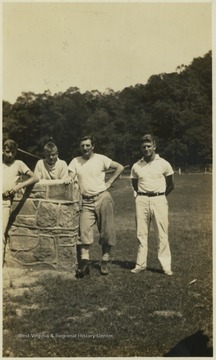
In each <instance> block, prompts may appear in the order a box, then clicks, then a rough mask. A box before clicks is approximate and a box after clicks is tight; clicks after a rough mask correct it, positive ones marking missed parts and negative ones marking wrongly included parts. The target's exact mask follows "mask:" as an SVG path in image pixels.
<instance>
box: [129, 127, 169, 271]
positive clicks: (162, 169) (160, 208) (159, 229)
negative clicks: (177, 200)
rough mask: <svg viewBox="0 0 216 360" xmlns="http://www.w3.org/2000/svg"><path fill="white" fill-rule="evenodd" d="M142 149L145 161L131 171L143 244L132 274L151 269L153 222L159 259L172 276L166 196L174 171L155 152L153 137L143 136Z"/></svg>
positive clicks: (140, 161) (139, 231) (137, 219)
mask: <svg viewBox="0 0 216 360" xmlns="http://www.w3.org/2000/svg"><path fill="white" fill-rule="evenodd" d="M141 150H142V153H143V158H142V159H141V160H139V161H138V162H136V163H135V164H134V165H133V167H132V169H131V179H132V186H133V189H134V191H135V194H136V197H135V204H136V223H137V239H138V242H139V247H138V254H137V260H136V266H135V268H134V269H132V270H131V272H132V273H134V274H138V273H140V272H141V271H142V270H145V269H146V268H147V253H148V233H149V227H150V223H151V221H152V223H153V225H154V229H155V232H156V236H157V241H158V259H159V261H160V263H161V266H162V269H163V271H164V273H165V274H166V275H172V274H173V272H172V270H171V253H170V246H169V241H168V202H167V198H166V196H167V195H168V194H169V193H170V192H171V191H172V190H173V188H174V181H173V174H174V172H173V169H172V167H171V165H170V164H169V162H168V161H166V160H165V159H163V158H161V157H160V156H159V155H158V154H156V153H155V150H156V143H155V139H154V137H153V136H152V135H151V134H146V135H144V136H143V137H142V140H141Z"/></svg>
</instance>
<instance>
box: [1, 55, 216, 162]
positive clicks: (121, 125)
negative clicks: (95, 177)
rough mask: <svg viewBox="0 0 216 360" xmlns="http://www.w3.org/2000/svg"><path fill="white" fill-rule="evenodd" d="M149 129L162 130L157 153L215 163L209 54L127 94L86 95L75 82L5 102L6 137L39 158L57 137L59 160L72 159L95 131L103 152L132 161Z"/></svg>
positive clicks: (158, 134)
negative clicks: (82, 140)
mask: <svg viewBox="0 0 216 360" xmlns="http://www.w3.org/2000/svg"><path fill="white" fill-rule="evenodd" d="M144 132H153V133H154V134H155V135H156V137H157V139H158V142H157V144H158V146H157V147H158V152H159V153H160V154H161V155H162V156H164V157H165V158H166V159H167V160H169V161H170V162H171V163H172V165H173V166H174V167H177V166H186V165H188V164H189V165H197V164H207V163H210V162H211V154H212V54H211V51H210V52H209V53H207V54H206V55H205V56H204V57H199V58H196V59H194V60H193V61H192V63H191V64H190V65H189V66H185V65H181V66H178V67H177V69H176V72H173V73H170V74H167V73H163V74H159V75H152V76H151V77H150V78H149V80H148V82H147V84H145V85H144V84H137V85H135V86H130V87H126V88H125V89H124V90H123V91H121V92H114V91H113V90H111V89H107V91H106V92H105V93H100V92H99V91H97V90H94V91H86V92H85V93H84V94H81V93H80V91H79V89H78V88H77V87H70V88H69V89H68V90H67V91H65V92H60V93H56V94H54V95H51V93H50V91H45V92H44V93H43V94H34V93H32V92H23V93H22V95H21V96H19V97H18V98H17V100H16V102H15V103H14V104H10V103H9V102H6V101H3V137H4V138H8V137H10V138H13V139H14V140H16V141H17V142H18V144H19V148H21V149H23V150H25V151H28V152H31V153H33V154H35V155H37V156H43V155H42V148H43V145H44V143H45V142H47V141H48V140H50V139H53V141H54V142H55V143H56V144H57V145H58V147H59V155H60V158H62V159H65V160H66V161H67V162H69V161H70V160H71V159H72V158H73V157H74V156H76V155H77V154H78V151H79V150H78V145H79V138H80V136H82V135H84V134H87V133H93V134H94V135H95V137H96V138H97V148H96V150H97V152H101V153H104V154H105V155H107V156H110V157H111V158H113V159H114V160H116V161H119V162H121V163H122V164H124V165H128V164H132V163H133V162H134V161H135V160H137V159H138V158H139V157H140V149H139V140H140V136H141V135H142V134H143V133H144ZM19 155H22V154H19ZM19 157H20V158H21V157H22V156H19ZM25 160H26V161H27V162H28V163H30V162H31V163H32V162H33V161H34V160H33V158H30V157H28V158H26V159H25ZM32 165H33V163H32Z"/></svg>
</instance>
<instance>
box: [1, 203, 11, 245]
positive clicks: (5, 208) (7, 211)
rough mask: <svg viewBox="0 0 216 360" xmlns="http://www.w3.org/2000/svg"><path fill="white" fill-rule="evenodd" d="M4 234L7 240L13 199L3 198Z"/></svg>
mask: <svg viewBox="0 0 216 360" xmlns="http://www.w3.org/2000/svg"><path fill="white" fill-rule="evenodd" d="M2 212H3V213H2V215H3V216H2V217H3V218H2V223H3V224H2V236H3V241H4V242H5V231H6V229H7V225H8V221H9V218H10V214H11V201H10V200H2Z"/></svg>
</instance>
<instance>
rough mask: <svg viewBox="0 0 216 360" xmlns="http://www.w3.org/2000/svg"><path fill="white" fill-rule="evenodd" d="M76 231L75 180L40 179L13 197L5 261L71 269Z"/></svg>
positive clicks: (73, 268)
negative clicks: (63, 181)
mask: <svg viewBox="0 0 216 360" xmlns="http://www.w3.org/2000/svg"><path fill="white" fill-rule="evenodd" d="M78 231H79V193H78V188H77V186H76V184H73V183H72V184H69V185H65V184H63V183H60V182H56V181H46V182H39V183H37V184H35V185H34V187H33V188H32V189H26V192H25V193H24V194H22V193H18V194H16V197H15V198H14V200H13V205H12V215H11V220H10V224H9V231H8V244H7V251H6V264H8V265H9V266H21V267H23V266H30V267H39V268H41V267H45V268H52V269H55V270H58V271H70V272H74V271H75V267H76V263H77V253H76V244H77V240H78Z"/></svg>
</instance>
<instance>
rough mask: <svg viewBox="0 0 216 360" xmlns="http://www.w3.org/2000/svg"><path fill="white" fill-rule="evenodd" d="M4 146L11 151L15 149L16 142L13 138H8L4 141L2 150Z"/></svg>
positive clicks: (16, 146)
mask: <svg viewBox="0 0 216 360" xmlns="http://www.w3.org/2000/svg"><path fill="white" fill-rule="evenodd" d="M6 147H8V148H9V149H10V150H12V151H17V148H18V144H17V143H16V142H15V141H14V140H12V139H8V140H5V141H4V144H3V150H5V148H6Z"/></svg>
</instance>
